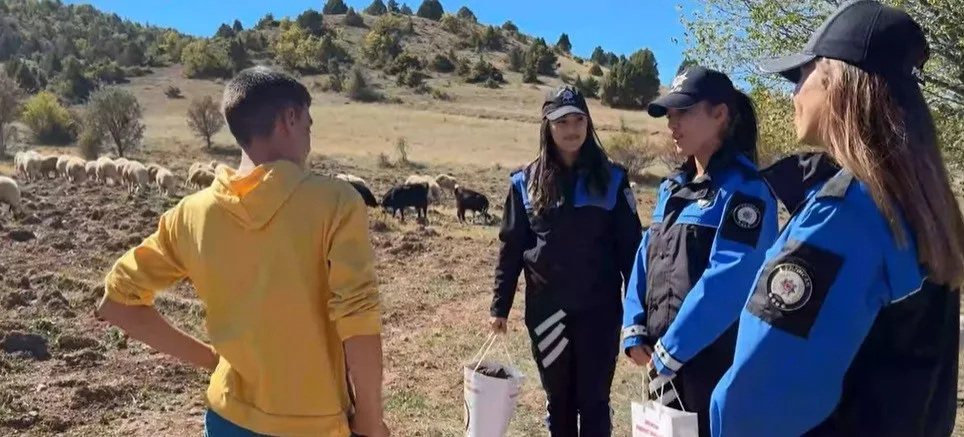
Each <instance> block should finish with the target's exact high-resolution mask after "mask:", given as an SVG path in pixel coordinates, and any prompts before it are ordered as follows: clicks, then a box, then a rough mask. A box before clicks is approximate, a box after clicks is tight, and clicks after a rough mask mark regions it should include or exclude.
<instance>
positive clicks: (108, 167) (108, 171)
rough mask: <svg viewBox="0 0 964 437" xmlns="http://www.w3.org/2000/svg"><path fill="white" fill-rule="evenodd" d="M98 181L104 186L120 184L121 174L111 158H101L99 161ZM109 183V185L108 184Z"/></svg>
mask: <svg viewBox="0 0 964 437" xmlns="http://www.w3.org/2000/svg"><path fill="white" fill-rule="evenodd" d="M96 172H97V181H98V182H100V183H102V184H107V185H113V184H119V183H120V181H121V179H120V174H119V173H118V171H117V164H115V163H114V161H112V160H111V159H110V158H100V159H98V160H97V170H96ZM108 182H109V183H108Z"/></svg>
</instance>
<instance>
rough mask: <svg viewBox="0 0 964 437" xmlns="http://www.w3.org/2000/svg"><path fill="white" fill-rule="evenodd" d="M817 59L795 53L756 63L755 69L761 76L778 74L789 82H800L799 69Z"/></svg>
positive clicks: (815, 56) (810, 55)
mask: <svg viewBox="0 0 964 437" xmlns="http://www.w3.org/2000/svg"><path fill="white" fill-rule="evenodd" d="M816 58H817V55H812V54H807V53H796V54H793V55H789V56H783V57H779V58H770V59H764V60H761V61H758V62H757V63H756V69H757V71H759V72H760V73H763V74H779V75H780V76H783V78H784V79H786V80H789V81H790V82H793V83H797V82H799V81H800V69H801V68H803V66H804V65H807V63H808V62H810V61H812V60H814V59H816Z"/></svg>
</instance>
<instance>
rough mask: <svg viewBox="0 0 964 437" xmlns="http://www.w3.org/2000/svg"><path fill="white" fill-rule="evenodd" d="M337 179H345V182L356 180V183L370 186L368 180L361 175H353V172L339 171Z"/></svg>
mask: <svg viewBox="0 0 964 437" xmlns="http://www.w3.org/2000/svg"><path fill="white" fill-rule="evenodd" d="M335 179H341V180H343V181H345V182H355V183H359V184H362V185H364V186H366V187H367V186H368V182H365V180H364V179H362V178H360V177H358V176H355V175H353V174H348V173H338V174H336V175H335Z"/></svg>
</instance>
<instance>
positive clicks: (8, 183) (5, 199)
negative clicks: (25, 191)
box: [0, 176, 23, 217]
mask: <svg viewBox="0 0 964 437" xmlns="http://www.w3.org/2000/svg"><path fill="white" fill-rule="evenodd" d="M0 203H6V204H7V205H10V211H12V212H13V215H14V216H15V217H16V216H20V215H22V214H23V204H22V203H20V187H19V186H18V185H17V181H15V180H13V179H11V178H9V177H6V176H0Z"/></svg>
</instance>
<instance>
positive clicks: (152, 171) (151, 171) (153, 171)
mask: <svg viewBox="0 0 964 437" xmlns="http://www.w3.org/2000/svg"><path fill="white" fill-rule="evenodd" d="M162 168H164V167H161V166H160V165H158V164H154V163H150V164H147V176H148V177H149V178H150V180H152V181H153V180H154V179H155V178H156V177H157V172H158V171H159V170H160V169H162Z"/></svg>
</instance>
